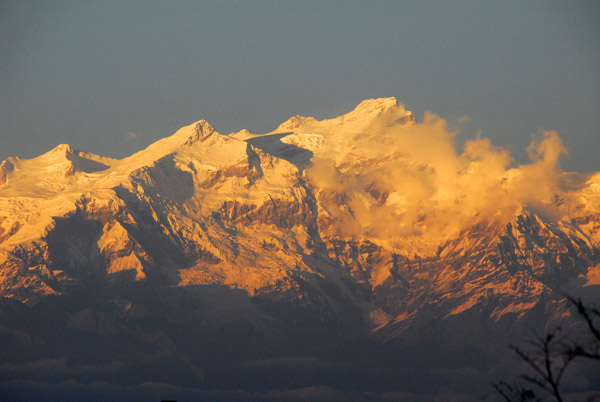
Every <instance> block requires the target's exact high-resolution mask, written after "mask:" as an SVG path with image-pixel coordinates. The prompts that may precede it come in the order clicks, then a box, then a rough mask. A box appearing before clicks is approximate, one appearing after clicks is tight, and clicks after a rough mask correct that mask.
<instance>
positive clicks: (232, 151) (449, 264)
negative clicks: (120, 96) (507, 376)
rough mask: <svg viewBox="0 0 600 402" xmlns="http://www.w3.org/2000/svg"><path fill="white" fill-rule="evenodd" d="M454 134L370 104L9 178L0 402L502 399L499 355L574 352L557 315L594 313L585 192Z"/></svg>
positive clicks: (597, 196) (556, 170) (537, 157)
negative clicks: (579, 300)
mask: <svg viewBox="0 0 600 402" xmlns="http://www.w3.org/2000/svg"><path fill="white" fill-rule="evenodd" d="M450 126H451V124H449V123H448V121H446V120H445V119H442V118H440V117H438V116H436V115H434V114H432V113H426V114H425V116H424V119H423V121H420V122H419V121H417V120H416V119H415V118H414V117H413V115H412V113H411V112H410V111H408V110H406V108H405V107H404V106H403V105H399V104H398V102H397V101H396V99H394V98H382V99H370V100H365V101H363V102H362V103H360V104H359V105H358V106H357V107H356V108H355V109H354V110H353V111H351V112H349V113H346V114H344V115H342V116H339V117H336V118H332V119H327V120H317V119H314V118H312V117H303V116H295V117H292V118H291V119H289V120H288V121H286V122H284V123H282V124H281V125H279V126H278V127H277V129H275V130H274V131H272V132H270V133H266V134H255V133H252V132H249V131H247V130H242V131H240V132H236V133H231V134H228V135H224V134H220V133H219V132H217V131H216V130H215V128H213V127H212V126H211V125H210V124H209V123H208V122H206V121H204V120H200V121H198V122H196V123H193V124H191V125H189V126H185V127H183V128H181V129H179V130H178V131H177V132H176V133H174V134H173V135H171V136H169V137H166V138H164V139H162V140H159V141H157V142H155V143H154V144H152V145H150V146H149V147H147V148H146V149H144V150H142V151H139V152H137V153H135V154H133V155H131V156H129V157H127V158H124V159H113V158H108V157H103V156H99V155H95V154H92V153H88V152H83V151H78V150H75V149H73V148H72V147H71V146H69V145H59V146H57V147H56V148H54V149H52V150H51V151H49V152H47V153H45V154H43V155H41V156H38V157H36V158H33V159H20V158H18V157H10V158H8V159H7V160H5V161H3V162H2V164H1V165H0V297H1V298H2V299H1V300H2V301H1V302H0V339H1V340H2V344H3V345H4V346H3V347H2V351H1V352H0V391H1V392H2V393H4V394H6V395H12V396H15V397H16V396H18V397H19V398H20V400H36V396H39V395H40V394H42V393H43V394H44V395H46V397H47V398H46V399H45V400H62V399H61V398H63V396H64V394H65V393H67V392H68V393H69V394H70V395H74V396H73V399H71V400H90V398H91V397H90V396H94V395H95V397H93V398H91V399H94V398H97V400H108V399H111V396H114V395H122V396H123V397H124V398H125V399H129V400H138V399H139V400H148V398H149V397H154V398H155V399H156V400H160V398H163V399H172V398H174V396H173V395H175V397H178V398H180V399H181V400H184V399H186V398H187V399H193V400H283V399H286V400H344V399H347V400H474V399H477V400H495V399H494V398H495V397H496V396H495V395H494V393H493V390H492V389H491V388H490V387H489V385H488V384H489V381H492V380H493V379H494V378H498V376H500V375H502V373H504V372H505V370H506V367H508V366H510V364H516V363H514V362H513V363H511V360H510V358H509V356H507V355H508V354H510V353H507V351H508V352H509V349H508V346H507V345H508V344H509V343H515V342H519V341H522V340H523V339H526V337H527V334H530V333H531V331H534V330H538V331H543V330H544V329H548V328H552V327H555V326H557V325H560V326H562V327H563V328H565V329H566V330H568V331H575V332H576V331H577V330H578V328H579V327H578V322H577V320H576V319H575V318H574V317H573V313H572V311H571V309H570V305H569V303H568V302H567V301H566V300H565V296H566V295H573V296H575V297H583V298H588V299H590V300H594V299H596V300H597V299H598V295H599V294H600V291H599V289H600V287H599V285H600V172H564V171H562V170H561V168H560V164H559V159H560V157H561V155H562V154H564V153H565V151H566V149H565V146H564V145H563V143H562V140H561V139H560V137H559V136H558V134H557V133H555V132H544V133H542V134H540V135H539V136H538V138H537V139H534V140H533V141H532V144H531V146H530V147H529V149H528V152H529V155H530V158H531V163H530V164H525V165H518V164H516V163H515V162H514V161H513V160H512V159H511V157H510V154H509V153H508V151H506V150H504V149H501V148H498V147H495V146H493V145H492V144H491V142H490V141H489V140H487V139H484V138H481V137H478V138H476V139H473V140H470V141H466V142H465V144H464V147H463V149H462V151H460V152H459V151H458V150H457V148H458V147H457V145H456V142H457V138H456V137H457V133H456V132H455V131H453V130H452V129H451V128H450ZM569 381H570V382H569ZM567 382H568V384H569V387H571V388H570V389H572V390H573V392H584V391H587V390H590V389H594V387H598V384H600V378H599V376H598V375H597V374H593V373H589V372H588V371H587V368H586V367H585V366H581V367H579V366H577V367H575V368H574V369H573V374H572V378H570V379H567ZM319 398H320V399H319ZM436 398H437V399H436Z"/></svg>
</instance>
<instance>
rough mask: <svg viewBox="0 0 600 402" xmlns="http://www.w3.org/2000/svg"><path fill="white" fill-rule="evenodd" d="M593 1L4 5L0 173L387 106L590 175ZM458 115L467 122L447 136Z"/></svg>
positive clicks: (597, 36) (598, 77) (596, 99)
mask: <svg viewBox="0 0 600 402" xmlns="http://www.w3.org/2000/svg"><path fill="white" fill-rule="evenodd" d="M598 43H600V2H595V1H564V2H553V1H527V2H517V1H514V2H513V1H289V2H286V1H214V2H193V1H178V0H171V1H126V2H118V1H114V2H112V1H110V2H108V1H99V2H82V1H49V2H31V1H27V0H25V1H11V0H8V1H3V2H1V3H0V160H1V159H5V158H6V157H8V156H20V157H24V158H29V157H33V156H36V155H39V154H41V153H43V152H45V151H47V150H49V149H51V148H53V147H54V146H56V145H57V144H60V143H69V144H71V145H72V146H73V147H75V148H77V149H81V150H85V151H90V152H94V153H98V154H102V155H106V156H113V157H123V156H126V155H128V154H130V153H133V152H134V151H136V150H139V149H141V148H143V147H145V146H146V145H148V144H150V143H151V142H153V141H155V140H157V139H159V138H162V137H164V136H167V135H170V134H171V133H173V132H174V131H176V130H177V129H178V128H179V127H181V126H183V125H187V124H190V123H192V122H194V121H196V120H199V119H206V120H208V121H209V122H210V123H211V124H212V125H213V126H215V128H216V129H217V130H218V131H220V132H222V133H229V132H232V131H238V130H240V129H243V128H247V129H250V130H252V131H255V132H267V131H270V130H273V129H274V128H275V127H276V126H277V125H278V124H279V123H281V122H283V121H284V120H287V119H288V118H289V117H290V116H292V115H296V114H300V115H305V116H313V117H316V118H328V117H334V116H337V115H340V114H342V113H345V112H347V111H349V110H351V109H352V108H353V107H354V106H355V105H357V104H358V103H359V102H360V101H361V100H363V99H366V98H374V97H388V96H394V97H396V98H398V100H399V101H400V102H402V103H404V104H405V105H406V106H407V108H408V109H410V110H412V111H413V112H414V113H415V115H416V116H417V119H419V120H420V119H422V116H423V112H424V111H425V110H431V111H433V112H434V113H436V114H438V115H440V116H442V117H445V118H448V119H449V120H450V121H451V124H452V125H453V126H455V127H456V128H458V129H460V131H461V134H460V135H459V136H458V137H457V145H458V146H459V147H460V145H461V143H462V141H464V140H466V139H469V138H473V137H475V136H476V135H477V133H478V132H481V135H482V136H484V137H488V138H491V140H492V143H493V144H495V145H497V146H502V147H506V148H508V149H510V150H511V151H512V153H513V156H514V158H515V160H516V161H517V162H518V163H524V162H527V156H526V152H525V149H526V147H527V144H528V143H529V142H530V139H531V135H532V134H536V133H540V131H541V130H557V131H558V133H559V135H560V136H561V137H562V138H563V140H564V141H565V143H566V145H567V147H568V148H569V150H570V157H569V158H568V159H566V160H564V161H563V163H562V165H563V167H565V168H566V169H570V170H600V159H599V158H598V154H599V153H600V45H598ZM463 116H468V117H469V121H468V122H466V123H464V122H463V123H459V120H460V118H461V117H463Z"/></svg>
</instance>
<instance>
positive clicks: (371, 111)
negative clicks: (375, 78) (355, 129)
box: [340, 97, 414, 124]
mask: <svg viewBox="0 0 600 402" xmlns="http://www.w3.org/2000/svg"><path fill="white" fill-rule="evenodd" d="M383 114H386V115H389V116H393V117H394V119H393V121H394V123H401V124H403V123H411V122H414V117H413V115H412V112H411V111H410V110H406V109H405V107H404V105H402V104H400V105H398V101H397V100H396V98H393V97H392V98H376V99H365V100H364V101H362V102H361V103H359V104H358V106H356V108H354V110H352V111H351V112H349V113H346V114H345V115H343V116H340V118H341V120H342V121H343V122H344V123H349V122H355V121H358V120H365V121H370V120H372V119H375V118H378V117H379V116H381V115H383Z"/></svg>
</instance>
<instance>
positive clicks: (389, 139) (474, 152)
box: [306, 113, 569, 244]
mask: <svg viewBox="0 0 600 402" xmlns="http://www.w3.org/2000/svg"><path fill="white" fill-rule="evenodd" d="M394 121H395V120H394V116H393V115H389V114H385V113H384V114H382V116H379V118H377V119H375V120H374V121H372V122H371V123H370V124H369V125H368V126H366V127H363V128H361V130H359V131H358V132H357V131H356V130H354V131H349V130H345V129H344V128H343V126H340V127H337V128H334V129H333V130H332V131H331V133H330V134H329V141H330V143H334V144H335V143H336V141H337V142H338V143H341V142H343V143H345V144H351V146H350V147H348V146H346V147H339V148H333V149H332V148H329V147H327V146H326V147H323V148H321V149H320V150H318V151H316V152H315V157H314V158H313V165H312V167H311V168H310V169H308V170H307V171H306V175H307V179H308V181H309V183H311V184H312V185H313V186H314V187H315V188H316V189H318V194H319V197H320V199H321V201H322V204H323V205H324V211H323V216H324V217H326V218H327V219H329V220H330V221H333V222H335V225H331V228H330V230H334V231H337V233H336V234H337V235H341V236H345V237H369V238H376V239H382V240H390V239H392V240H393V239H395V238H396V239H398V238H401V239H404V241H406V239H407V238H411V237H413V238H415V237H417V238H420V239H421V240H420V241H426V239H427V238H429V239H431V242H432V243H436V244H439V240H440V239H444V238H449V237H451V236H452V235H455V234H457V233H458V232H459V231H460V230H461V229H463V228H465V227H466V225H467V224H471V223H473V222H474V221H476V220H491V219H500V220H504V221H508V220H510V219H512V218H513V217H514V216H515V214H517V213H519V211H520V210H521V208H523V207H526V208H530V209H533V210H534V211H536V212H539V213H543V214H545V215H547V216H552V217H555V218H557V217H559V216H560V215H561V213H563V210H562V209H561V207H560V205H559V204H560V203H557V199H562V200H564V199H565V198H568V196H569V195H568V194H565V193H562V192H561V190H560V188H559V178H560V175H561V169H560V166H559V163H558V162H559V158H560V157H561V156H562V155H564V154H565V153H566V148H565V146H564V144H563V142H562V140H561V139H560V137H559V136H558V134H557V133H556V132H554V131H549V132H544V133H543V134H541V137H540V138H534V139H533V140H532V142H531V145H530V146H529V147H528V153H529V156H530V159H531V163H530V164H526V165H520V166H516V167H512V166H511V165H512V164H513V163H514V162H513V161H512V158H511V156H510V153H509V152H508V151H507V150H506V149H502V148H499V147H495V146H493V145H492V144H491V141H490V140H489V139H486V138H480V137H478V138H475V139H473V140H470V141H467V142H466V143H465V145H464V149H463V151H462V152H459V151H458V150H457V147H456V145H455V134H456V133H454V132H452V131H451V130H450V129H449V128H448V124H447V121H446V120H445V119H443V118H440V117H439V116H436V115H434V114H432V113H426V114H425V118H424V121H423V122H422V123H413V124H404V122H403V123H398V124H394ZM340 149H350V151H348V152H339V150H340Z"/></svg>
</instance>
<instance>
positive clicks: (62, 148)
mask: <svg viewBox="0 0 600 402" xmlns="http://www.w3.org/2000/svg"><path fill="white" fill-rule="evenodd" d="M50 153H53V154H58V153H61V154H62V153H64V154H65V155H66V154H72V153H75V150H74V149H73V147H72V146H70V145H69V144H59V145H57V146H56V147H55V148H54V149H52V150H51V151H50Z"/></svg>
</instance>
